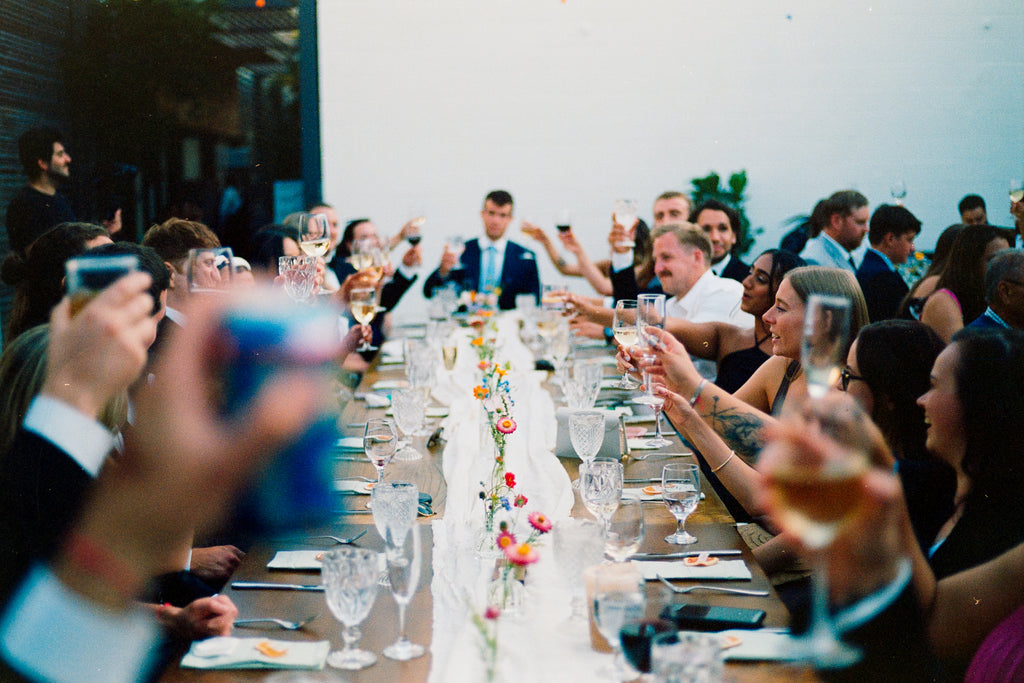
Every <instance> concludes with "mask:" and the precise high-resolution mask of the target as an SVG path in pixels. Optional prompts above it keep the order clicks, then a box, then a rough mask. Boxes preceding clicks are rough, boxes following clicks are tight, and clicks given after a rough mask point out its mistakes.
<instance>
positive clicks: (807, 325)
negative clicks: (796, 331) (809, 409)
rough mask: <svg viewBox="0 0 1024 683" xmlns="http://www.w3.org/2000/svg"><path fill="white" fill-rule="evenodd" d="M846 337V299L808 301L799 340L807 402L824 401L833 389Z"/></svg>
mask: <svg viewBox="0 0 1024 683" xmlns="http://www.w3.org/2000/svg"><path fill="white" fill-rule="evenodd" d="M849 335H850V300H849V299H847V298H845V297H841V296H828V295H825V294H812V295H811V296H810V297H808V299H807V311H806V313H805V314H804V333H803V337H802V338H801V340H800V364H801V365H802V366H803V369H804V376H805V377H806V378H807V394H808V395H809V396H811V398H816V399H820V398H824V397H825V394H827V393H828V392H829V390H830V389H831V388H832V387H834V386H835V385H836V382H837V381H838V379H839V372H840V369H841V368H842V366H843V361H844V359H845V358H846V346H847V345H846V340H847V338H848V337H849Z"/></svg>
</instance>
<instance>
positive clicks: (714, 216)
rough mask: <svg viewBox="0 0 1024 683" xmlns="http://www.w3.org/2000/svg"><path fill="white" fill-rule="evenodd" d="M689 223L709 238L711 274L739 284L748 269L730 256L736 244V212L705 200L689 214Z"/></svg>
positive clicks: (738, 223)
mask: <svg viewBox="0 0 1024 683" xmlns="http://www.w3.org/2000/svg"><path fill="white" fill-rule="evenodd" d="M690 222H691V223H693V224H695V225H698V226H700V228H701V230H703V231H704V232H705V233H707V236H708V237H709V238H710V239H711V271H712V272H713V273H714V274H715V275H717V276H718V277H727V278H730V279H732V280H736V281H737V282H743V280H744V279H746V277H747V276H748V275H750V266H748V265H747V264H746V263H743V262H742V261H740V259H739V257H737V256H736V255H735V254H734V253H733V252H735V251H736V249H737V246H738V245H739V236H740V229H741V228H740V215H739V213H738V212H737V211H736V209H734V208H732V207H731V206H729V205H728V204H723V203H722V202H720V201H717V200H715V199H708V200H707V201H705V202H704V203H702V204H701V205H700V206H698V207H697V208H696V209H694V211H693V213H692V214H690Z"/></svg>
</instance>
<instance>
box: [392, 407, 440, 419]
mask: <svg viewBox="0 0 1024 683" xmlns="http://www.w3.org/2000/svg"><path fill="white" fill-rule="evenodd" d="M450 412H451V411H450V410H448V409H447V408H445V407H444V406H428V407H427V409H426V411H425V413H424V417H426V418H428V419H430V418H434V417H448V414H449V413H450ZM384 414H385V415H387V416H388V417H390V416H392V415H394V414H395V411H394V410H393V409H391V408H388V410H387V411H385V413H384Z"/></svg>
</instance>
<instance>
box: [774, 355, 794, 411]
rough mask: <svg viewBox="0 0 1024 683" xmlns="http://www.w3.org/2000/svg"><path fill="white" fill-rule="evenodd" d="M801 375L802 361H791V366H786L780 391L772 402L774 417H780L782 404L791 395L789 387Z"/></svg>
mask: <svg viewBox="0 0 1024 683" xmlns="http://www.w3.org/2000/svg"><path fill="white" fill-rule="evenodd" d="M799 374H800V361H798V360H791V361H789V365H787V366H786V374H785V375H783V376H782V382H780V383H779V390H778V391H776V392H775V398H774V399H773V400H772V411H771V412H772V415H778V414H779V411H781V410H782V404H783V403H785V401H786V394H787V393H789V385H790V384H792V382H793V380H795V379H796V378H797V375H799Z"/></svg>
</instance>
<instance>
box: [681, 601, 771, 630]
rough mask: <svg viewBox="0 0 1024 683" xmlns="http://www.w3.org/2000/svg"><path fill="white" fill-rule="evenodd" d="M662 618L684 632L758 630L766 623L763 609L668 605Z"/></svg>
mask: <svg viewBox="0 0 1024 683" xmlns="http://www.w3.org/2000/svg"><path fill="white" fill-rule="evenodd" d="M661 616H662V618H664V619H668V620H669V621H672V622H674V623H675V624H676V626H678V627H679V629H680V630H683V631H724V630H726V629H730V628H758V627H759V626H761V623H762V622H764V617H765V612H764V610H763V609H742V608H739V607H711V606H709V605H666V606H665V609H663V610H662V612H661Z"/></svg>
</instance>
